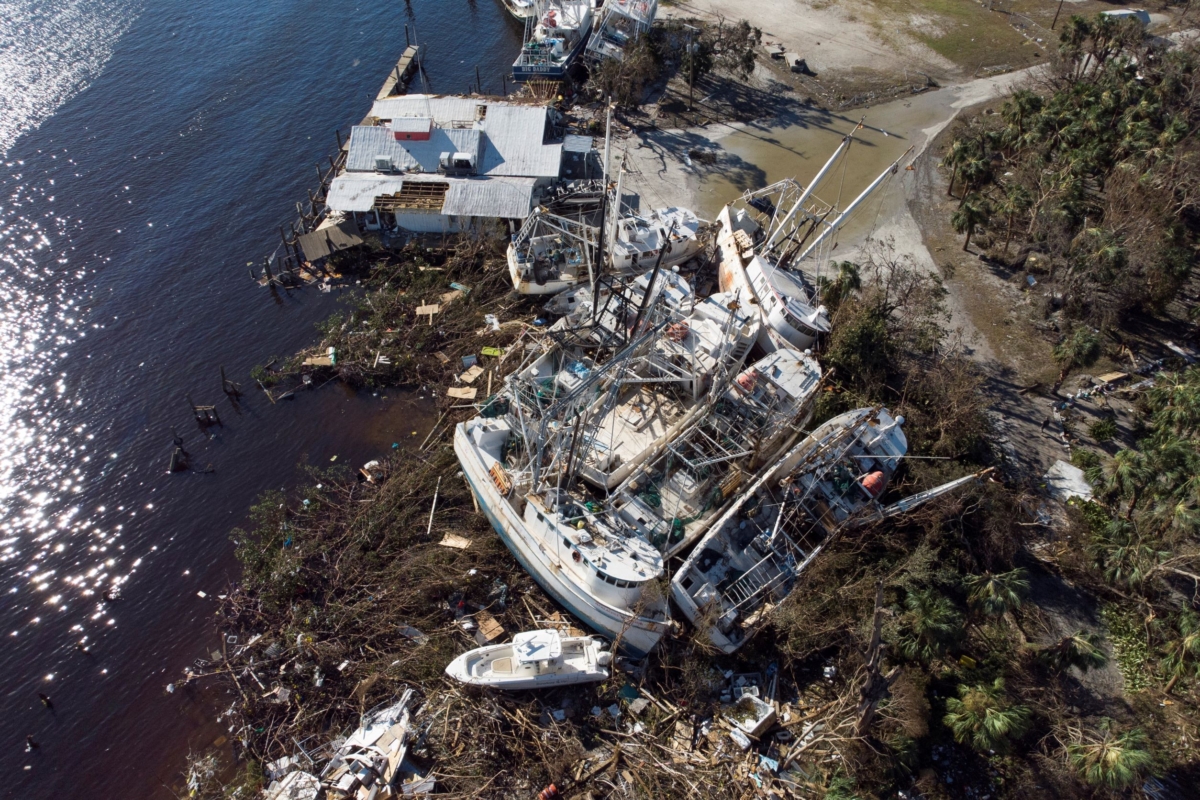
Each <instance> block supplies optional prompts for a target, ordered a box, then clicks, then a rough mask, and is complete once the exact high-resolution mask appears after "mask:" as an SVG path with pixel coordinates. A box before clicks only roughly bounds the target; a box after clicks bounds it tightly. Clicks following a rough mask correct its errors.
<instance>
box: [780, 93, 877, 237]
mask: <svg viewBox="0 0 1200 800" xmlns="http://www.w3.org/2000/svg"><path fill="white" fill-rule="evenodd" d="M863 119H866V117H863ZM861 127H862V120H859V121H858V127H857V128H855V129H854V130H853V131H850V133H848V134H846V135H845V136H843V137H842V143H841V144H839V145H838V146H837V149H836V150H834V151H833V155H831V156H830V157H829V160H828V161H826V162H825V166H823V167H821V171H820V172H818V173H817V174H816V177H814V178H813V179H812V181H810V182H809V184H808V187H807V188H805V190H804V191H803V192H802V193H801V194H800V199H799V200H797V201H796V203H795V205H793V206H792V210H791V211H789V212H788V214H787V216H786V217H784V218H783V221H782V222H780V223H779V224H778V225H777V226H775V232H774V233H772V234H771V238H770V239H768V240H767V243H766V245H765V246H764V247H763V250H764V251H769V250H770V249H771V246H772V245H773V244H775V240H776V239H777V238H778V237H779V234H780V232H782V231H783V229H784V228H785V227H787V224H788V223H789V222H791V220H792V217H794V216H795V215H796V212H797V211H799V210H800V209H801V208H802V207H803V206H804V201H805V200H807V199H808V197H809V195H811V194H812V193H813V190H814V189H816V188H817V185H818V184H819V183H820V182H821V181H822V180H824V178H825V173H826V172H829V168H830V167H832V166H833V162H834V161H835V160H837V157H838V156H839V155H840V154H841V153H843V152H844V151H845V150H846V148H847V147H849V146H850V141H851V140H852V139H853V138H854V133H855V131H857V130H858V128H861Z"/></svg>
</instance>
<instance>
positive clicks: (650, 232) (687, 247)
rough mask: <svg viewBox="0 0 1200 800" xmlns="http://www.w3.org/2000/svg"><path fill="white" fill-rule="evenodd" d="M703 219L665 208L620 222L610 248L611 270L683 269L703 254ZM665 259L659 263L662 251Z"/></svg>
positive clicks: (681, 209) (687, 211)
mask: <svg viewBox="0 0 1200 800" xmlns="http://www.w3.org/2000/svg"><path fill="white" fill-rule="evenodd" d="M700 226H701V222H700V218H699V217H697V216H696V215H695V214H694V213H692V212H691V211H690V210H688V209H686V208H673V207H672V208H663V209H657V210H655V211H652V212H650V213H649V214H648V215H646V216H644V217H641V216H637V215H636V214H631V215H629V216H627V217H623V218H621V219H619V220H617V224H616V231H615V234H616V235H615V236H614V237H613V239H612V242H611V245H610V246H609V248H608V251H609V258H610V261H611V268H612V271H613V272H615V273H624V272H637V271H638V270H644V269H647V268H649V267H652V266H654V264H655V262H656V261H658V262H659V263H660V266H661V267H662V268H663V269H670V268H671V267H676V266H680V265H682V264H684V263H686V262H687V261H688V260H689V259H691V258H692V257H693V256H695V255H696V254H697V253H699V252H700V250H701V248H702V246H703V242H702V241H701V239H700ZM660 250H661V251H662V259H661V261H660V260H659V251H660Z"/></svg>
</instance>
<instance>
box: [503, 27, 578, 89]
mask: <svg viewBox="0 0 1200 800" xmlns="http://www.w3.org/2000/svg"><path fill="white" fill-rule="evenodd" d="M591 35H592V32H591V31H590V30H589V31H588V32H587V33H586V34H584V35H583V37H581V38H580V40H579V41H578V42H577V43H576V45H575V48H574V49H573V50H572V51H571V52H570V54H569V55H568V56H567V58H566V60H565V61H563V62H562V63H561V64H521V63H520V61H521V59H520V57H518V58H517V61H516V63H514V64H513V79H514V80H516V81H520V82H524V81H561V80H563V79H564V78H565V77H566V76H567V69H568V68H570V66H571V65H572V64H574V63H575V59H577V58H579V54H580V53H582V52H583V49H584V48H585V47H587V43H588V39H589V38H591ZM523 53H524V50H522V54H523Z"/></svg>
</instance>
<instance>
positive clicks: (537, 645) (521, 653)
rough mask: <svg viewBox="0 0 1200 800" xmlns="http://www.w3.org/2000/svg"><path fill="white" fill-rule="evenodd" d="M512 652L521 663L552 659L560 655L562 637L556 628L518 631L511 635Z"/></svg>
mask: <svg viewBox="0 0 1200 800" xmlns="http://www.w3.org/2000/svg"><path fill="white" fill-rule="evenodd" d="M513 652H515V653H516V654H517V661H519V662H521V663H522V664H529V663H533V662H535V661H552V660H554V659H556V658H558V657H559V656H561V655H562V637H561V636H560V635H559V633H558V631H556V630H544V631H526V632H524V633H518V634H517V635H516V636H514V637H513Z"/></svg>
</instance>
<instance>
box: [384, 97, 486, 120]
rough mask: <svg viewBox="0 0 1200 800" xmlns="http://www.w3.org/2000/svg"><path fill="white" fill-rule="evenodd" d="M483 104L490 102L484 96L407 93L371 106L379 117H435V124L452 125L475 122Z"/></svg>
mask: <svg viewBox="0 0 1200 800" xmlns="http://www.w3.org/2000/svg"><path fill="white" fill-rule="evenodd" d="M481 105H489V104H488V102H487V101H486V100H483V99H482V98H472V97H437V96H433V95H427V94H406V95H403V96H401V97H387V98H384V99H383V100H376V101H375V103H374V104H373V105H372V106H371V116H373V117H378V118H379V119H397V118H399V117H433V122H434V124H435V125H450V124H451V123H455V122H459V123H462V122H474V121H475V109H476V108H478V107H479V106H481Z"/></svg>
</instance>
